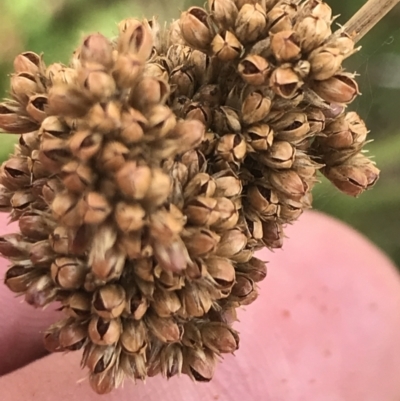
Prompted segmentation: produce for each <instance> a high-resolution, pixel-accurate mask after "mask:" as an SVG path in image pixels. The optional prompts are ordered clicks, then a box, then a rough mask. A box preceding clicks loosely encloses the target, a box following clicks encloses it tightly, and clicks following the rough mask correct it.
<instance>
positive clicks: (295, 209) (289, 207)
mask: <svg viewBox="0 0 400 401" xmlns="http://www.w3.org/2000/svg"><path fill="white" fill-rule="evenodd" d="M306 208H307V207H305V206H304V205H303V203H302V202H298V201H295V200H293V199H286V200H285V201H284V202H283V203H282V204H281V208H280V212H279V217H280V218H281V219H282V221H285V222H291V221H295V220H297V219H298V218H299V217H300V216H301V214H302V213H303V211H304V209H306Z"/></svg>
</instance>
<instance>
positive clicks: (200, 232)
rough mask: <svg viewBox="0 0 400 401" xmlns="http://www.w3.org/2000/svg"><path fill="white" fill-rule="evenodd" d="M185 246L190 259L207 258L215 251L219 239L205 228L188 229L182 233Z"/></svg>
mask: <svg viewBox="0 0 400 401" xmlns="http://www.w3.org/2000/svg"><path fill="white" fill-rule="evenodd" d="M183 236H184V241H185V245H186V247H187V250H188V251H189V254H190V256H192V257H202V256H207V255H208V254H209V253H212V252H214V251H215V250H216V248H217V245H218V243H219V241H220V237H219V236H218V235H217V234H215V233H214V232H212V231H210V230H207V229H205V228H199V229H197V228H196V229H195V228H188V229H187V230H186V232H184V233H183Z"/></svg>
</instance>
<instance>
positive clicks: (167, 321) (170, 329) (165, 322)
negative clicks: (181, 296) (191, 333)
mask: <svg viewBox="0 0 400 401" xmlns="http://www.w3.org/2000/svg"><path fill="white" fill-rule="evenodd" d="M145 322H146V324H147V327H148V329H149V330H150V331H151V333H152V334H153V335H154V336H155V337H156V338H158V339H159V340H160V341H161V342H163V343H175V342H178V341H179V340H180V339H181V330H180V328H179V326H178V324H177V323H176V322H175V321H174V320H173V319H172V318H161V317H158V316H157V315H156V314H154V313H149V314H146V318H145Z"/></svg>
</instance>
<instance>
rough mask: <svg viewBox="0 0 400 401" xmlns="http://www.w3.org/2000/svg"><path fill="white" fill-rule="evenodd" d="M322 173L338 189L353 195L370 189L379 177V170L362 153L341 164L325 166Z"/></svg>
mask: <svg viewBox="0 0 400 401" xmlns="http://www.w3.org/2000/svg"><path fill="white" fill-rule="evenodd" d="M323 173H324V174H325V176H326V177H327V178H328V179H329V180H330V181H331V182H332V183H333V184H334V185H335V186H336V187H337V188H338V189H340V190H341V191H342V192H344V193H345V194H347V195H351V196H355V197H356V196H359V195H360V194H361V193H362V192H364V191H365V190H367V189H370V188H371V187H372V186H373V185H374V184H375V183H376V181H377V180H378V178H379V170H378V169H377V168H376V167H375V165H374V163H373V162H372V161H371V160H369V159H368V158H367V157H365V156H364V155H362V154H358V155H356V156H353V157H352V158H350V159H348V160H347V161H346V162H345V163H344V164H342V165H339V166H335V167H329V168H326V169H325V170H324V171H323Z"/></svg>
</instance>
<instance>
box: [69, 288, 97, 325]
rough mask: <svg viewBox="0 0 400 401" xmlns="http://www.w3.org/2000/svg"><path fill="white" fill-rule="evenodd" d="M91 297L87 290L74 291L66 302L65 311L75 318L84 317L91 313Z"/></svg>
mask: <svg viewBox="0 0 400 401" xmlns="http://www.w3.org/2000/svg"><path fill="white" fill-rule="evenodd" d="M90 308H91V299H90V294H88V293H86V292H79V291H75V292H73V293H72V294H71V295H70V296H69V297H68V298H67V299H66V300H65V301H64V302H63V311H64V312H65V313H66V314H67V315H68V316H70V317H73V318H78V319H80V318H84V317H87V316H88V315H89V314H90Z"/></svg>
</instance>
